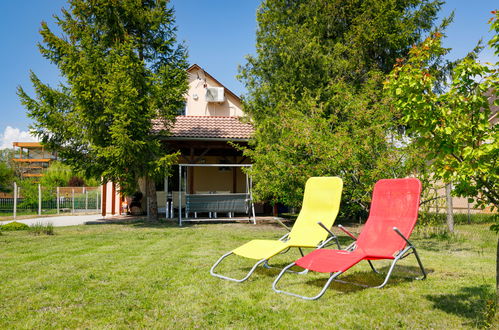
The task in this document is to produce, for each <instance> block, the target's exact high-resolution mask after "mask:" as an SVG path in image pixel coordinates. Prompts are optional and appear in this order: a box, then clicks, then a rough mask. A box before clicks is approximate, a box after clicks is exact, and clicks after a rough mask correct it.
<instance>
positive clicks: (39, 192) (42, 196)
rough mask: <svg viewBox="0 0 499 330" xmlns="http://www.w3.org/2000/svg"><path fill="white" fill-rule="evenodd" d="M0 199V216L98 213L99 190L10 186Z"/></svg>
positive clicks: (95, 188) (35, 185)
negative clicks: (10, 190) (11, 188)
mask: <svg viewBox="0 0 499 330" xmlns="http://www.w3.org/2000/svg"><path fill="white" fill-rule="evenodd" d="M14 187H15V188H14V189H13V191H12V192H11V193H8V194H2V196H0V216H13V217H14V218H15V217H16V216H21V215H49V214H60V213H66V214H75V213H99V212H100V208H101V205H100V204H101V202H100V197H101V196H100V194H101V192H100V187H42V186H41V185H39V184H36V183H34V184H33V183H32V184H30V185H27V184H24V185H20V186H18V185H17V184H14Z"/></svg>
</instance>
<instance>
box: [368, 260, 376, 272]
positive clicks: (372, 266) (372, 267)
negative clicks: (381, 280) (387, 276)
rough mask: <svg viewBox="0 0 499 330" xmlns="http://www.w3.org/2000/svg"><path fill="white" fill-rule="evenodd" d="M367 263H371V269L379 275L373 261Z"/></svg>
mask: <svg viewBox="0 0 499 330" xmlns="http://www.w3.org/2000/svg"><path fill="white" fill-rule="evenodd" d="M367 262H368V263H369V266H371V269H372V270H373V272H375V273H376V274H379V272H378V270H377V269H376V268H374V265H373V263H372V262H371V260H367Z"/></svg>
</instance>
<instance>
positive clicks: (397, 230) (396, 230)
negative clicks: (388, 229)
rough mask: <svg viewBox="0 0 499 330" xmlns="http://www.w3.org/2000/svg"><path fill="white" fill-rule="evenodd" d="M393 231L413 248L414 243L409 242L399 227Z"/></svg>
mask: <svg viewBox="0 0 499 330" xmlns="http://www.w3.org/2000/svg"><path fill="white" fill-rule="evenodd" d="M393 230H395V232H396V233H397V234H399V236H400V237H402V238H403V239H404V241H406V243H407V245H409V246H413V245H412V243H411V242H410V241H409V239H407V237H405V236H404V234H402V233H401V232H400V230H399V229H398V228H397V227H393Z"/></svg>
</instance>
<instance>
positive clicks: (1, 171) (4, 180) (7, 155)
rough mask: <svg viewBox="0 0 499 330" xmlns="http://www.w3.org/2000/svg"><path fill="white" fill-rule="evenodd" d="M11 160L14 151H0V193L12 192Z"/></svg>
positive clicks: (12, 171) (12, 170) (12, 174)
mask: <svg viewBox="0 0 499 330" xmlns="http://www.w3.org/2000/svg"><path fill="white" fill-rule="evenodd" d="M12 158H14V150H12V149H3V150H0V192H10V191H12V185H13V183H14V178H15V171H14V167H13V163H12Z"/></svg>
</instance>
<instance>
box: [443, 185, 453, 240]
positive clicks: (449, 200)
mask: <svg viewBox="0 0 499 330" xmlns="http://www.w3.org/2000/svg"><path fill="white" fill-rule="evenodd" d="M451 189H452V184H450V183H448V184H446V185H445V198H446V201H447V227H449V231H450V232H451V233H453V232H454V214H453V213H452V212H453V207H452V196H451Z"/></svg>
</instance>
